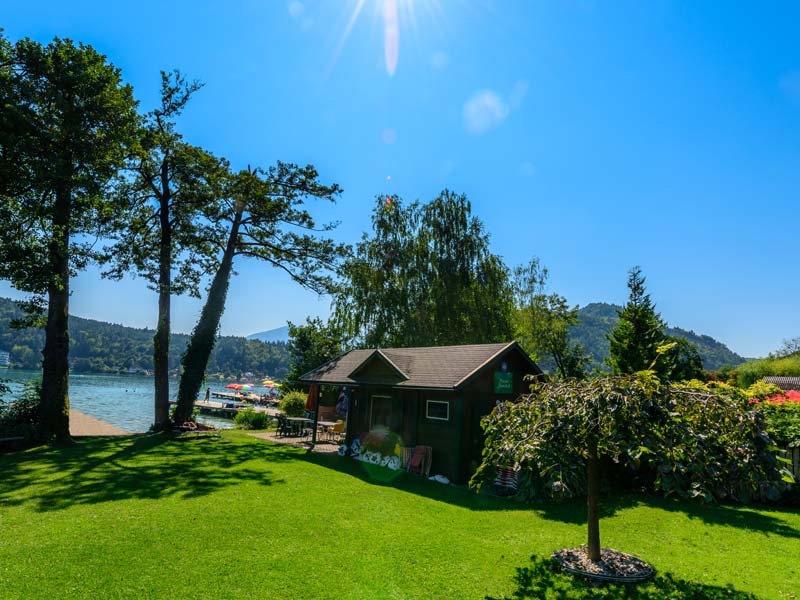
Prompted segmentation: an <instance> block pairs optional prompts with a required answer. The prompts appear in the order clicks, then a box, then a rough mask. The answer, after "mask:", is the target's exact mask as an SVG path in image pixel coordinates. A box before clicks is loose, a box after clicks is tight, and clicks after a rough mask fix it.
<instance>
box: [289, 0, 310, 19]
mask: <svg viewBox="0 0 800 600" xmlns="http://www.w3.org/2000/svg"><path fill="white" fill-rule="evenodd" d="M305 10H306V7H305V6H303V3H302V2H298V1H297V0H295V1H294V2H291V3H289V16H291V17H292V18H293V19H299V18H300V17H302V16H303V13H304V12H305Z"/></svg>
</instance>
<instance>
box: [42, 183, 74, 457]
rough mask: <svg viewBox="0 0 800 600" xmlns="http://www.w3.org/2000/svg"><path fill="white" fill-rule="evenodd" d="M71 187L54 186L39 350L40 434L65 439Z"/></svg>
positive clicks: (67, 399) (67, 408)
mask: <svg viewBox="0 0 800 600" xmlns="http://www.w3.org/2000/svg"><path fill="white" fill-rule="evenodd" d="M70 194H71V192H70V190H69V189H68V188H66V186H62V187H60V188H59V189H58V190H56V199H55V204H54V206H53V237H52V239H51V240H50V243H49V247H48V254H49V262H50V264H49V265H47V268H49V270H50V277H51V280H50V284H49V286H48V290H47V296H48V305H47V325H46V326H45V343H44V350H43V351H42V356H43V360H42V406H41V410H42V414H41V435H42V438H43V439H44V440H47V441H51V440H55V441H56V442H60V443H64V442H69V441H70V440H71V438H70V435H69V362H68V361H69V323H68V316H69V216H70V214H69V213H70Z"/></svg>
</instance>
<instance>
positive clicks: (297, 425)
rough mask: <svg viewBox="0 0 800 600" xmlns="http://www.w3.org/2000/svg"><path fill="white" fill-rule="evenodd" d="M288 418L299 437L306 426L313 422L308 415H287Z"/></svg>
mask: <svg viewBox="0 0 800 600" xmlns="http://www.w3.org/2000/svg"><path fill="white" fill-rule="evenodd" d="M286 420H287V421H288V422H289V423H291V424H292V430H293V432H296V433H297V436H298V437H299V436H301V435H302V434H303V429H304V428H305V426H306V425H311V423H312V421H311V419H307V418H306V417H286Z"/></svg>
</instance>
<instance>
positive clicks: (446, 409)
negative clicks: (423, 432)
mask: <svg viewBox="0 0 800 600" xmlns="http://www.w3.org/2000/svg"><path fill="white" fill-rule="evenodd" d="M425 416H426V417H427V418H429V419H435V420H437V421H449V420H450V403H449V402H447V401H446V400H445V401H442V400H428V404H427V408H426V411H425Z"/></svg>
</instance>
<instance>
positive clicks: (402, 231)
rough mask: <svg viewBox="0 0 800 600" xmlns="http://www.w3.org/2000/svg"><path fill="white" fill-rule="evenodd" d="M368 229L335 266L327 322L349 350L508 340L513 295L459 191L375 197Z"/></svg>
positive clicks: (499, 262) (480, 226)
mask: <svg viewBox="0 0 800 600" xmlns="http://www.w3.org/2000/svg"><path fill="white" fill-rule="evenodd" d="M372 229H373V231H372V232H371V233H370V234H364V237H363V238H362V240H361V242H360V243H359V244H358V246H357V247H356V249H355V252H354V254H353V256H351V257H350V258H349V259H348V260H347V261H346V262H345V264H344V265H343V267H342V270H341V273H342V277H341V280H340V282H339V286H338V291H337V293H336V294H335V296H334V301H333V308H334V311H333V312H334V317H333V318H334V321H335V324H336V327H337V328H340V329H341V330H342V331H343V333H344V335H345V337H346V338H347V339H348V340H349V341H350V342H351V343H352V344H353V345H357V346H367V347H391V346H406V347H407V346H434V345H447V344H469V343H486V342H499V341H508V340H510V339H512V338H513V337H514V332H513V327H512V323H511V318H512V313H513V291H512V288H511V283H510V278H509V272H508V269H507V267H506V266H505V264H504V263H503V261H502V259H501V258H500V257H499V256H497V255H495V254H492V252H491V251H490V248H489V235H488V234H487V233H486V231H485V230H484V227H483V223H482V222H481V221H480V219H478V218H477V217H475V216H474V215H473V214H472V207H471V205H470V202H469V200H468V199H467V197H466V196H464V195H463V194H455V193H453V192H450V191H448V190H445V191H443V192H442V193H441V194H440V195H439V196H438V197H437V198H435V199H433V200H432V201H430V202H428V203H426V204H420V203H418V202H413V203H411V204H405V203H404V202H403V201H402V200H401V199H400V198H398V197H397V196H390V197H379V198H377V201H376V204H375V207H374V209H373V213H372Z"/></svg>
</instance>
